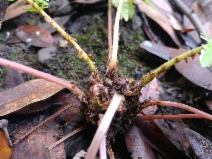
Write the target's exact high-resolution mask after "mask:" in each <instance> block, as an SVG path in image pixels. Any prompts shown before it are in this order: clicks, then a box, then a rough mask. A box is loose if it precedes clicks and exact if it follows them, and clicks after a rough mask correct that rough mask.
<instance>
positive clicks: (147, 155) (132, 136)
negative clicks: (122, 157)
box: [125, 125, 158, 159]
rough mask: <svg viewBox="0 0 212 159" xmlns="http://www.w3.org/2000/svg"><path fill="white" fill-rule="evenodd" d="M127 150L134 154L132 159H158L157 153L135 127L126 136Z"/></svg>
mask: <svg viewBox="0 0 212 159" xmlns="http://www.w3.org/2000/svg"><path fill="white" fill-rule="evenodd" d="M125 141H126V144H127V149H128V150H129V151H130V152H131V153H132V156H131V157H132V159H138V158H144V159H158V157H157V155H156V154H155V152H154V151H153V150H152V149H151V147H150V146H149V144H148V143H147V142H146V141H145V137H144V135H143V134H142V132H141V131H140V130H139V128H138V127H137V126H135V125H133V126H132V127H131V128H130V129H129V130H128V132H127V134H126V136H125Z"/></svg>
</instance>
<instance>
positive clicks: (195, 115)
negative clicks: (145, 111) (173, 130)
mask: <svg viewBox="0 0 212 159" xmlns="http://www.w3.org/2000/svg"><path fill="white" fill-rule="evenodd" d="M183 118H203V117H202V116H200V115H198V114H177V115H146V116H140V115H138V116H137V118H136V119H137V120H150V119H183Z"/></svg>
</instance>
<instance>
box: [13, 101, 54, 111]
mask: <svg viewBox="0 0 212 159" xmlns="http://www.w3.org/2000/svg"><path fill="white" fill-rule="evenodd" d="M50 106H51V104H50V103H49V102H48V101H45V100H43V101H38V102H35V103H32V104H29V105H27V107H23V108H21V109H19V110H17V111H15V112H14V114H30V113H37V112H39V111H42V110H44V109H47V108H49V107H50Z"/></svg>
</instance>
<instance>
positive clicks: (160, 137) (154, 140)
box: [136, 120, 188, 159]
mask: <svg viewBox="0 0 212 159" xmlns="http://www.w3.org/2000/svg"><path fill="white" fill-rule="evenodd" d="M136 124H137V125H138V127H139V128H140V129H141V131H142V133H143V134H144V136H145V137H146V139H147V142H148V144H149V145H150V146H151V147H153V148H154V149H156V150H157V151H159V152H160V153H162V154H163V155H164V156H165V157H166V158H171V159H188V157H187V156H186V155H185V154H184V153H182V152H181V151H180V150H178V149H177V148H176V147H175V146H174V145H173V144H172V142H171V141H170V140H169V139H168V138H167V136H166V135H165V134H164V133H163V132H162V131H161V129H160V128H159V127H158V126H157V125H156V124H155V123H151V122H150V121H142V120H137V121H136Z"/></svg>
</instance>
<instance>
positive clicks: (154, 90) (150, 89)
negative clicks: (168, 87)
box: [139, 78, 159, 115]
mask: <svg viewBox="0 0 212 159" xmlns="http://www.w3.org/2000/svg"><path fill="white" fill-rule="evenodd" d="M141 94H142V95H141V96H140V97H139V101H140V102H141V103H143V102H144V101H145V100H159V92H158V83H157V79H156V78H154V79H153V80H152V81H151V82H150V83H148V84H147V85H146V86H145V87H143V88H142V89H141ZM156 111H157V106H152V107H147V108H144V109H142V112H143V113H144V114H146V115H151V114H155V112H156Z"/></svg>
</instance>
